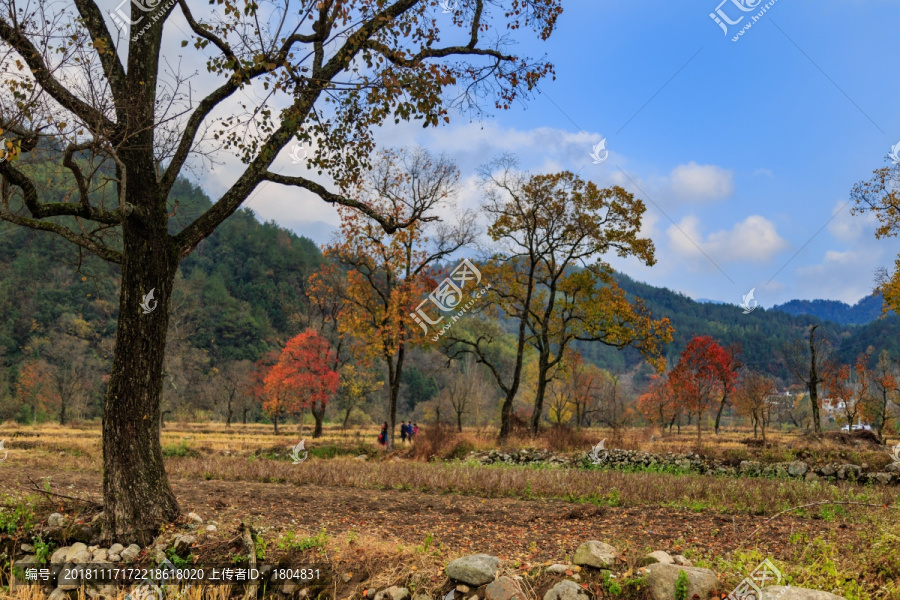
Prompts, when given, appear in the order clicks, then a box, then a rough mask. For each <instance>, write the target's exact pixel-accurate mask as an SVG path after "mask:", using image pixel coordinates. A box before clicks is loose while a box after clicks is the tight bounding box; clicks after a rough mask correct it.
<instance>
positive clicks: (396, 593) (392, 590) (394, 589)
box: [375, 585, 410, 600]
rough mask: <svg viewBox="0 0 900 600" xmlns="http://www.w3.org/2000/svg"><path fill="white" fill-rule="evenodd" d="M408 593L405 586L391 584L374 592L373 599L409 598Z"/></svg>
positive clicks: (407, 599)
mask: <svg viewBox="0 0 900 600" xmlns="http://www.w3.org/2000/svg"><path fill="white" fill-rule="evenodd" d="M409 598H410V593H409V590H408V589H406V588H405V587H398V586H396V585H392V586H391V587H389V588H387V589H383V590H381V591H380V592H378V593H377V594H375V600H409Z"/></svg>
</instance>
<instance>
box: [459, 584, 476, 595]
mask: <svg viewBox="0 0 900 600" xmlns="http://www.w3.org/2000/svg"><path fill="white" fill-rule="evenodd" d="M456 591H457V592H459V593H460V594H468V593H469V592H471V591H472V590H471V589H470V588H469V586H467V585H463V584H462V583H461V584H459V585H458V586H456Z"/></svg>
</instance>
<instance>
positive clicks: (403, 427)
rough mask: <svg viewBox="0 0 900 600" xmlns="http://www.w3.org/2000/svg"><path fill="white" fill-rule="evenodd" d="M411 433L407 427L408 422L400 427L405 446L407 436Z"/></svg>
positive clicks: (404, 422)
mask: <svg viewBox="0 0 900 600" xmlns="http://www.w3.org/2000/svg"><path fill="white" fill-rule="evenodd" d="M407 433H409V427H408V426H407V425H406V421H403V423H402V424H401V425H400V441H401V442H403V443H404V444H405V443H406V434H407Z"/></svg>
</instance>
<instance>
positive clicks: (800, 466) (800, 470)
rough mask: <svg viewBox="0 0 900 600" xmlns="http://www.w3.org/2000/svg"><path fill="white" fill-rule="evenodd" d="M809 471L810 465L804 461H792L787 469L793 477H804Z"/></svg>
mask: <svg viewBox="0 0 900 600" xmlns="http://www.w3.org/2000/svg"><path fill="white" fill-rule="evenodd" d="M807 471H809V465H808V464H806V463H805V462H803V461H802V460H795V461H792V462H791V463H790V464H789V465H788V468H787V472H788V475H790V476H791V477H803V476H804V475H806V472H807Z"/></svg>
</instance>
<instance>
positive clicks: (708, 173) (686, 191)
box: [669, 161, 734, 202]
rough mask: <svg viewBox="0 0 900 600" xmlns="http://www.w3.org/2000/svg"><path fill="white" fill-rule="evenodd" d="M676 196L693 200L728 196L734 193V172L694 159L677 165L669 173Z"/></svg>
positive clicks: (717, 198)
mask: <svg viewBox="0 0 900 600" xmlns="http://www.w3.org/2000/svg"><path fill="white" fill-rule="evenodd" d="M669 179H670V180H671V186H672V191H673V192H674V193H675V195H676V196H679V197H680V198H684V199H687V200H692V201H695V202H706V201H711V200H721V199H723V198H728V197H729V196H731V195H732V194H733V193H734V172H733V171H730V170H726V169H723V168H721V167H717V166H715V165H698V164H697V163H695V162H694V161H691V162H689V163H688V164H686V165H679V166H677V167H675V168H674V169H672V173H671V174H670V175H669Z"/></svg>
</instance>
